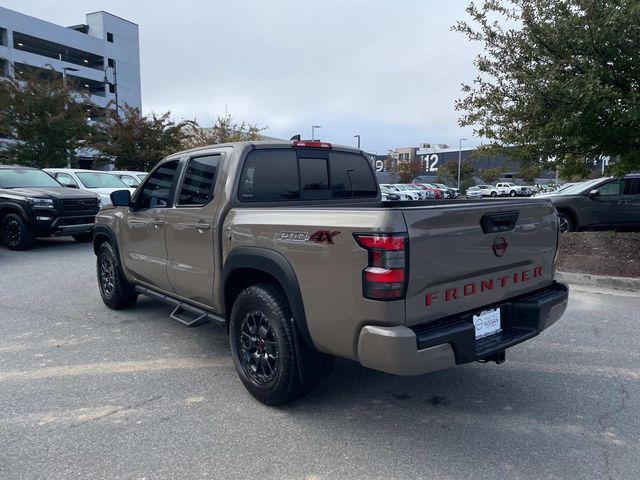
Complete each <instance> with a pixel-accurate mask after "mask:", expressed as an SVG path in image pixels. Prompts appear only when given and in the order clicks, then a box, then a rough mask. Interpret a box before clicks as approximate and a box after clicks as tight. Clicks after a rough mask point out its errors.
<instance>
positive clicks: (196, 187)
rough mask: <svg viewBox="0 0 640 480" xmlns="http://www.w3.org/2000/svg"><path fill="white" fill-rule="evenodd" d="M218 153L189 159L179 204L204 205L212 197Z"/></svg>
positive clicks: (218, 160) (218, 158) (218, 159)
mask: <svg viewBox="0 0 640 480" xmlns="http://www.w3.org/2000/svg"><path fill="white" fill-rule="evenodd" d="M219 162H220V155H207V156H205V157H196V158H192V159H191V160H189V165H188V166H187V171H186V172H185V174H184V180H183V181H182V188H181V189H180V197H179V199H178V205H179V206H185V205H206V204H207V203H209V201H211V199H212V198H213V189H214V186H215V182H216V172H217V170H218V163H219Z"/></svg>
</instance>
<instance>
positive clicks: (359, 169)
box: [331, 153, 378, 198]
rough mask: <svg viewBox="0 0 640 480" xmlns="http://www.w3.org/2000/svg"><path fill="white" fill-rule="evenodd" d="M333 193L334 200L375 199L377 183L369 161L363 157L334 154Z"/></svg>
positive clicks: (332, 159)
mask: <svg viewBox="0 0 640 480" xmlns="http://www.w3.org/2000/svg"><path fill="white" fill-rule="evenodd" d="M331 193H332V195H333V198H348V197H375V196H376V195H377V193H378V192H377V188H376V181H375V179H374V178H373V173H372V172H371V169H370V168H369V162H368V161H367V159H366V158H364V157H363V156H361V155H352V154H348V153H332V154H331Z"/></svg>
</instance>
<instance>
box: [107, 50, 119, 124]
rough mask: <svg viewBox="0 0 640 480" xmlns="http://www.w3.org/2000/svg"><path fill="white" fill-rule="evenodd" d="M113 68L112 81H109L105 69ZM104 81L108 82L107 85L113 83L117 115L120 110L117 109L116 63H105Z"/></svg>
mask: <svg viewBox="0 0 640 480" xmlns="http://www.w3.org/2000/svg"><path fill="white" fill-rule="evenodd" d="M109 69H111V70H113V83H111V82H110V81H109V79H108V78H107V70H109ZM104 83H108V84H109V85H113V92H114V93H115V94H116V115H119V114H120V112H119V110H118V71H117V70H116V64H115V62H114V63H113V66H111V65H107V67H106V68H105V69H104Z"/></svg>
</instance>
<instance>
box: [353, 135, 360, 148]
mask: <svg viewBox="0 0 640 480" xmlns="http://www.w3.org/2000/svg"><path fill="white" fill-rule="evenodd" d="M353 138H357V139H358V149H360V135H354V136H353Z"/></svg>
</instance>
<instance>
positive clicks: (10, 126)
mask: <svg viewBox="0 0 640 480" xmlns="http://www.w3.org/2000/svg"><path fill="white" fill-rule="evenodd" d="M25 70H26V69H25ZM91 106H92V104H91V102H90V100H89V97H88V95H86V94H84V93H82V92H80V91H79V90H78V89H77V87H76V85H75V83H74V82H73V81H71V80H69V81H68V82H65V81H64V80H63V79H62V78H61V77H60V76H59V75H56V74H54V73H53V72H51V73H49V72H47V73H45V74H43V73H42V72H40V74H38V73H34V72H32V71H29V70H26V71H25V72H23V73H22V74H21V76H20V78H19V79H14V78H3V79H0V134H1V135H2V136H3V137H7V138H9V139H11V140H13V141H12V142H10V144H9V146H8V147H7V148H6V149H4V150H3V152H2V153H1V154H0V158H1V160H0V161H2V162H5V163H18V164H23V165H29V166H34V167H39V168H46V167H64V166H66V165H67V164H68V163H70V162H72V161H73V159H74V157H75V152H76V150H78V149H79V148H81V147H83V146H85V142H86V141H87V140H90V139H91V137H92V134H93V133H94V132H95V128H94V127H93V126H92V125H91V124H90V123H89V121H88V120H89V114H88V113H87V111H88V110H90V109H91Z"/></svg>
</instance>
